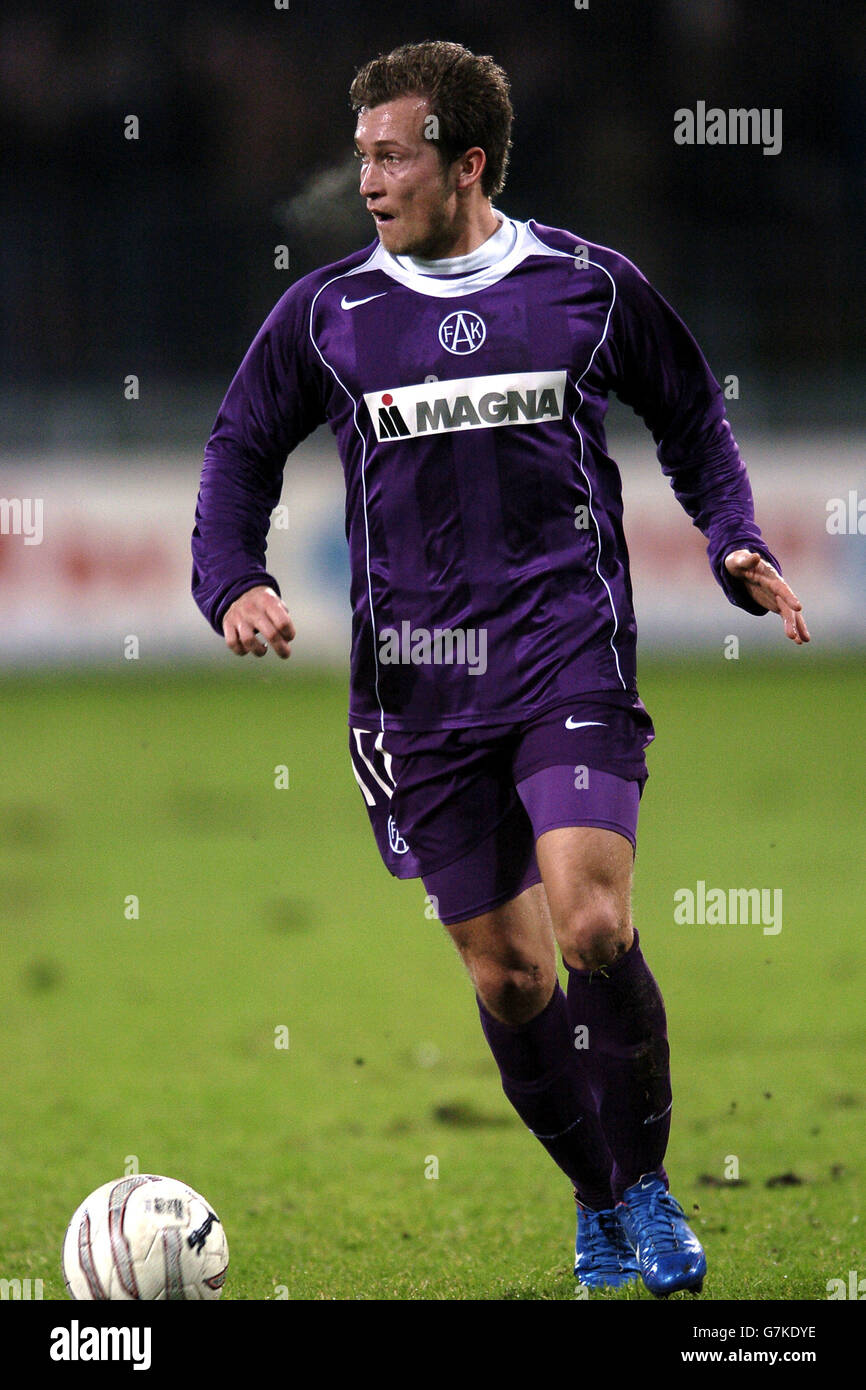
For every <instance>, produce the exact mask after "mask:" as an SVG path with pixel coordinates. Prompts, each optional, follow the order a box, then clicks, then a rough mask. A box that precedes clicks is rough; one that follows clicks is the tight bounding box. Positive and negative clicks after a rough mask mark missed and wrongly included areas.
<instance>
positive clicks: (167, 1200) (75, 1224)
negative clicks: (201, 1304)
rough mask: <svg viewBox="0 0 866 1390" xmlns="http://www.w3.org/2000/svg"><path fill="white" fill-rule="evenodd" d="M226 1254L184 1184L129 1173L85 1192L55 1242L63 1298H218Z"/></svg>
mask: <svg viewBox="0 0 866 1390" xmlns="http://www.w3.org/2000/svg"><path fill="white" fill-rule="evenodd" d="M228 1262H229V1247H228V1242H227V1240H226V1237H225V1232H224V1231H223V1228H222V1225H221V1223H220V1219H219V1217H218V1216H217V1214H216V1212H215V1211H214V1210H213V1208H212V1207H211V1206H210V1204H209V1203H208V1202H206V1201H205V1199H204V1197H201V1196H199V1194H198V1193H197V1192H194V1191H193V1190H192V1188H191V1187H187V1185H186V1183H182V1182H177V1181H176V1180H175V1179H174V1178H161V1177H155V1176H153V1175H152V1174H147V1173H136V1174H135V1175H134V1176H131V1177H128V1178H116V1179H115V1180H114V1182H107V1183H103V1185H102V1187H97V1189H96V1191H95V1192H91V1194H90V1196H89V1197H87V1198H86V1199H85V1200H84V1201H83V1202H82V1203H81V1206H80V1207H79V1208H78V1210H77V1211H76V1213H75V1215H74V1216H73V1218H72V1220H71V1221H70V1223H69V1226H68V1228H67V1231H66V1236H65V1239H64V1241H63V1254H62V1257H61V1263H62V1266H63V1278H64V1280H65V1281H66V1287H67V1289H68V1291H69V1297H70V1298H74V1299H78V1300H86V1299H103V1298H105V1299H123V1300H127V1301H129V1300H134V1299H181V1298H219V1296H220V1294H221V1293H222V1287H223V1284H224V1282H225V1277H226V1269H227V1268H228Z"/></svg>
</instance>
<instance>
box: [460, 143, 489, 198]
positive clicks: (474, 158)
mask: <svg viewBox="0 0 866 1390" xmlns="http://www.w3.org/2000/svg"><path fill="white" fill-rule="evenodd" d="M455 163H456V165H457V187H458V188H460V189H465V188H471V187H472V185H473V184H474V183H477V182H478V180H479V179H480V178H481V175H482V174H483V173H484V168H485V165H486V164H487V155H486V154H485V153H484V151H483V150H482V148H481V146H480V145H473V146H472V149H470V150H466V152H465V153H464V154H462V155H461V156H460V158H459V159H458V160H456V161H455Z"/></svg>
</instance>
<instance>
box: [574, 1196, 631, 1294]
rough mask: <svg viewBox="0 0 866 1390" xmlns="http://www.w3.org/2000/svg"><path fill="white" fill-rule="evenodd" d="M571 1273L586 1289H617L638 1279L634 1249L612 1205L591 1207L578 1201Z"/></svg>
mask: <svg viewBox="0 0 866 1390" xmlns="http://www.w3.org/2000/svg"><path fill="white" fill-rule="evenodd" d="M574 1273H575V1277H576V1278H577V1279H578V1281H579V1282H580V1283H581V1284H585V1285H586V1287H587V1288H588V1289H600V1288H609V1289H620V1288H622V1286H623V1285H624V1284H632V1283H636V1282H637V1281H638V1280H639V1279H640V1268H639V1266H638V1262H637V1260H636V1259H635V1255H634V1251H633V1250H632V1248H631V1246H630V1245H629V1243H628V1241H627V1240H626V1238H625V1235H624V1234H623V1231H622V1228H621V1226H620V1224H619V1220H618V1218H617V1214H616V1211H615V1210H614V1209H613V1207H611V1208H610V1209H609V1210H607V1211H591V1210H590V1208H589V1207H584V1206H581V1204H580V1202H578V1204H577V1238H576V1240H575V1245H574Z"/></svg>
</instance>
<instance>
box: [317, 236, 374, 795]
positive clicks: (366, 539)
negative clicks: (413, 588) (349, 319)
mask: <svg viewBox="0 0 866 1390" xmlns="http://www.w3.org/2000/svg"><path fill="white" fill-rule="evenodd" d="M378 249H379V248H378V247H377V248H376V250H375V251H374V252H373V254H372V256H370V257H368V259H367V260H366V261H364V262H363V264H361V265H358V266H355V267H354V268H353V269H352V270H344V271H342V272H341V273H340V274H339V275H334V276H332V277H331V279H330V280H327V281H326V282H325V284H324V285H322V287H321V289H318V290H317V291H316V293H315V294H314V295H313V300H312V303H311V304H310V323H309V334H310V342H311V343H312V344H313V347H314V348H315V349H316V352H317V353H318V354H319V357H320V359H321V361H322V363H323V365H324V366H325V367H327V369H328V371H329V372H330V373H331V376H332V377H333V378H334V380H335V381H336V382H337V384H338V385H339V386H341V387H342V389H343V390H344V391H345V393H346V395H347V396H348V397H349V400H350V401H351V402H352V420H353V422H354V425H355V429H356V430H357V431H358V436H359V438H360V440H361V491H362V493H363V497H364V549H365V564H366V567H367V600H368V602H369V604H370V629H371V632H372V637H373V666H374V671H375V680H374V690H375V694H376V703H377V705H378V706H379V723H380V727H381V729H382V730H383V731H384V728H385V708H384V706H383V704H382V701H381V698H380V696H379V653H378V651H377V649H376V611H375V609H374V607H373V577H372V573H371V571H370V520H369V517H368V515H367V441H366V439H365V437H364V431H363V430H362V429H361V426H360V425H359V424H358V406H359V404H360V402H359V401H357V400H356V399H355V397H354V396H353V395H352V393H351V391H350V390H349V388H348V386H346V384H345V382H343V381H341V380H340V378H339V376H338V375H337V373H336V371H335V370H334V368H333V367H332V366H331V364H330V362H327V361H325V357H324V354H323V353H322V351H321V349H320V348H319V345H318V343H317V342H316V340H315V338H314V337H313V314H314V313H315V309H316V300H317V299H318V298H319V295H320V294H321V293H322V290H326V289H327V288H328V285H333V284H334V283H335V281H337V280H343V279H345V278H346V277H347V276H349V275H359V274H360V273H361V271H362V270H369V269H371V267H372V265H373V262H374V261H375V259H376V254H377V252H378ZM353 766H354V764H353ZM355 775H356V777H357V773H356V774H355ZM358 784H359V786H361V789H362V791H364V792H365V794H366V789H365V788H364V787H363V786H362V784H361V782H360V778H359V779H358Z"/></svg>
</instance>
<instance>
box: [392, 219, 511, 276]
mask: <svg viewBox="0 0 866 1390" xmlns="http://www.w3.org/2000/svg"><path fill="white" fill-rule="evenodd" d="M496 215H497V217H498V218H499V226H498V227H497V229H496V231H495V232H494V233H493V235H492V236H489V237H488V238H487V240H486V241H483V242H482V243H481V245H480V246H476V248H475V250H474V251H468V252H467V253H466V255H465V256H443V257H442V258H441V259H439V260H433V261H429V260H425V259H423V258H422V257H421V256H393V257H392V258H391V259H392V260H394V261H396V262H397V264H398V265H399V266H400V267H401V269H403V270H406V271H409V272H410V273H412V272H414V274H416V275H472V274H473V273H474V272H475V271H476V270H485V269H486V268H487V267H488V266H491V265H495V264H496V263H497V261H501V260H502V259H503V258H504V257H505V256H507V255H508V253H509V252H510V251H512V250H513V248H514V243H515V242H516V241H517V227H516V225H515V224H514V223H513V222H512V221H511V219H510V218H509V217H505V216H504V215H503V214H502V213H500V212H497V214H496Z"/></svg>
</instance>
